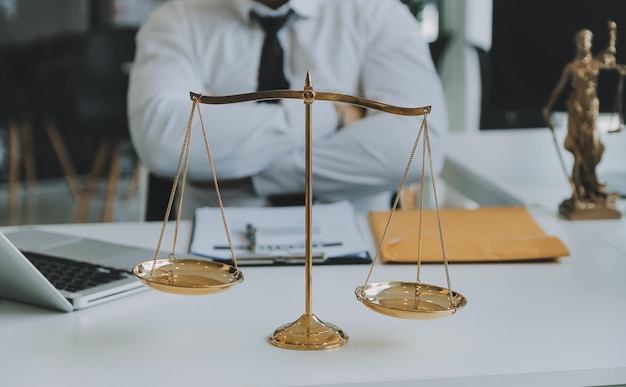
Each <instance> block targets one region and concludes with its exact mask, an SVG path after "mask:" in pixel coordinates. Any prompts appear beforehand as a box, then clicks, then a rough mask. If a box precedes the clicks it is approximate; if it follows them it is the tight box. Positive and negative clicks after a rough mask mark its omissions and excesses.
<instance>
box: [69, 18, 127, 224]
mask: <svg viewBox="0 0 626 387" xmlns="http://www.w3.org/2000/svg"><path fill="white" fill-rule="evenodd" d="M136 33H137V29H136V28H112V27H111V28H102V29H98V30H95V31H92V32H90V33H89V34H88V36H87V40H86V43H85V52H84V61H83V65H82V70H81V73H80V75H79V82H78V87H77V92H76V104H75V109H76V117H77V121H78V122H79V123H80V124H81V125H82V126H83V128H84V130H85V131H88V133H89V135H90V136H91V139H90V140H91V142H92V143H93V144H96V151H95V156H94V158H93V162H92V167H91V172H90V177H89V181H88V183H87V185H86V187H85V191H84V193H83V194H82V195H81V198H80V200H79V204H78V207H77V211H76V214H75V218H74V220H75V221H76V222H81V221H85V219H86V217H87V215H88V211H89V207H90V203H91V201H92V199H93V196H94V194H95V191H96V188H97V186H98V182H99V179H100V176H101V174H102V172H103V171H104V169H105V168H107V164H108V169H109V174H108V182H107V188H106V194H105V199H104V205H103V210H102V221H105V222H108V221H112V220H113V207H114V204H115V201H116V199H117V189H118V183H119V181H120V176H121V174H123V173H125V172H129V173H130V177H129V181H130V183H129V187H128V188H129V190H130V191H133V190H134V189H135V187H136V182H137V179H138V176H137V170H138V169H137V161H136V160H137V158H136V156H135V153H134V150H133V148H132V145H131V143H130V135H129V129H128V117H127V109H126V94H127V90H128V75H129V71H130V66H131V65H132V61H133V59H134V56H135V35H136ZM124 164H131V165H124ZM128 194H129V193H128V191H127V195H128Z"/></svg>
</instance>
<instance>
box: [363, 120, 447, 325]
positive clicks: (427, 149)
mask: <svg viewBox="0 0 626 387" xmlns="http://www.w3.org/2000/svg"><path fill="white" fill-rule="evenodd" d="M422 134H423V136H424V137H423V141H422V171H421V178H420V204H419V212H420V216H419V231H418V254H417V282H416V287H415V296H416V297H418V298H419V290H420V288H421V285H422V282H421V263H422V262H421V261H422V240H423V228H424V227H423V226H424V186H425V165H426V157H427V156H428V166H429V171H430V176H431V180H432V185H433V196H434V201H435V210H436V213H437V224H438V229H439V241H440V243H441V252H442V255H443V263H444V268H445V275H446V284H447V288H448V298H449V299H450V305H451V307H452V308H453V309H454V311H453V313H456V310H457V304H456V303H455V302H454V298H453V293H452V285H451V281H450V271H449V267H448V257H447V254H446V247H445V243H444V237H443V226H442V222H441V214H440V211H439V197H438V195H437V185H436V183H435V171H434V167H433V158H432V149H431V146H430V134H429V130H428V114H424V118H423V119H422V123H421V125H420V129H419V132H418V134H417V137H416V138H415V143H414V144H413V148H412V149H411V154H410V156H409V160H408V163H407V166H406V168H405V170H404V174H403V176H402V180H401V181H400V186H399V188H398V192H397V193H396V196H395V199H394V201H393V204H392V206H391V211H390V213H389V218H388V219H387V223H386V224H385V228H384V229H383V232H382V236H381V238H380V241H379V242H378V246H377V248H376V254H375V256H374V260H373V261H372V265H371V266H370V269H369V272H368V274H367V278H366V280H365V286H367V284H368V283H369V281H370V278H371V276H372V273H373V271H374V266H375V265H376V263H377V261H378V259H379V256H380V252H381V250H382V246H383V243H384V241H385V237H386V236H387V231H388V230H389V226H390V224H391V221H392V219H393V215H394V213H395V211H396V209H397V207H398V202H399V201H400V196H401V194H402V190H403V189H404V186H405V184H406V180H407V177H408V174H409V170H410V169H411V165H412V164H413V160H414V158H415V153H416V151H417V147H418V145H419V141H420V138H422Z"/></svg>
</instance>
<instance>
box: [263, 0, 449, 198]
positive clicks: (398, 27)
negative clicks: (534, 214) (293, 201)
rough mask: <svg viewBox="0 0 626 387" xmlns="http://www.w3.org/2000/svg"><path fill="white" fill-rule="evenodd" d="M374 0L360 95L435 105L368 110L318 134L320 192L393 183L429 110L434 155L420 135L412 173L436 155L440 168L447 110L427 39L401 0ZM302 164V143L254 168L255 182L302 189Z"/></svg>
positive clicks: (360, 193) (351, 193) (352, 191)
mask: <svg viewBox="0 0 626 387" xmlns="http://www.w3.org/2000/svg"><path fill="white" fill-rule="evenodd" d="M373 3H374V2H372V3H368V4H370V5H371V4H373ZM376 3H377V5H378V6H372V7H367V9H366V10H365V11H364V13H363V15H361V17H360V18H359V20H361V21H362V22H363V23H364V26H363V31H364V33H363V35H362V36H363V37H364V39H367V41H366V43H367V44H368V47H367V49H366V56H365V58H364V62H363V65H362V69H361V73H360V87H361V89H362V90H363V96H364V97H366V98H369V99H373V100H377V101H380V102H383V103H388V104H392V105H397V106H403V107H420V106H432V112H431V113H430V114H429V115H428V116H427V117H423V116H417V117H407V116H397V115H394V114H390V113H385V112H378V111H373V110H370V111H368V112H367V115H366V117H365V118H363V119H361V120H359V121H356V122H354V123H353V124H351V125H349V126H346V127H344V128H341V129H340V130H338V131H336V132H335V133H334V134H333V135H332V136H324V137H322V138H318V139H316V140H315V141H314V142H313V146H312V152H313V156H312V158H313V171H312V179H313V189H314V195H315V196H316V197H318V198H320V199H323V200H329V201H333V200H340V199H342V198H345V197H351V198H360V197H365V196H371V195H374V194H376V193H380V192H384V191H390V190H394V189H396V188H397V187H398V186H399V184H400V181H401V179H402V176H403V174H404V172H405V169H406V167H407V165H408V162H409V157H410V155H411V150H412V148H413V146H414V144H415V143H416V140H417V135H418V133H419V131H420V125H421V123H422V120H423V119H424V118H426V120H427V121H426V122H427V125H428V134H429V136H428V137H429V140H430V149H431V152H432V159H429V157H428V154H427V153H426V155H425V156H426V157H423V156H424V154H423V153H422V149H423V148H422V142H421V141H420V143H419V145H418V147H417V152H416V154H415V156H414V160H413V163H412V166H411V169H410V170H409V177H408V181H409V182H415V181H419V179H420V176H421V166H422V162H423V161H424V162H425V172H426V174H428V175H429V174H430V172H429V169H430V167H429V166H430V161H431V160H432V166H433V169H434V171H435V174H437V173H438V172H439V171H440V170H441V168H442V164H443V157H444V145H445V144H444V143H445V137H446V132H447V125H448V123H447V112H446V106H445V100H444V95H443V87H442V84H441V81H440V78H439V76H438V74H437V72H436V69H435V66H434V64H433V62H432V58H431V55H430V51H429V48H428V45H427V43H426V42H424V41H423V40H422V38H421V32H420V30H419V28H418V24H417V22H416V20H415V19H414V18H413V16H412V15H411V14H410V12H408V10H407V9H406V7H405V6H404V5H402V4H401V2H398V1H380V2H376ZM365 24H367V26H365ZM365 31H367V32H365ZM316 104H317V102H314V107H313V111H314V112H315V113H316V110H315V109H316V106H317V105H316ZM422 138H423V136H422ZM304 168H305V165H304V149H302V148H300V149H296V150H293V151H291V152H290V153H289V154H288V155H287V157H284V158H282V159H280V160H278V161H277V162H276V163H274V164H272V165H271V166H270V167H269V168H267V169H265V170H263V171H261V172H260V173H259V174H258V175H256V176H255V178H254V185H255V190H256V191H257V193H259V194H261V195H267V194H272V193H280V192H298V191H303V190H304V180H303V178H302V176H303V173H304Z"/></svg>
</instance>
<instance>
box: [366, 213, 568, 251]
mask: <svg viewBox="0 0 626 387" xmlns="http://www.w3.org/2000/svg"><path fill="white" fill-rule="evenodd" d="M419 212H420V211H419V209H405V210H398V211H395V212H394V214H393V217H392V220H391V224H390V225H389V229H388V230H387V235H386V236H385V241H384V242H383V244H382V245H381V248H380V257H381V261H382V262H384V263H409V262H417V260H418V254H419V253H418V251H419V249H420V248H421V261H422V262H442V260H443V253H442V247H441V240H440V239H441V238H440V235H439V228H438V227H439V226H438V222H437V214H436V211H435V210H424V214H423V216H424V217H423V222H424V223H423V228H422V244H421V247H420V246H419V216H420V214H419ZM439 212H440V217H441V223H442V227H443V236H444V238H443V239H444V243H445V249H446V257H447V259H448V261H449V262H503V261H526V260H548V259H555V258H559V257H566V256H569V255H570V253H569V250H568V249H567V247H566V246H565V245H564V244H563V242H561V240H560V239H558V238H557V237H554V236H550V235H547V234H546V232H545V231H544V230H543V229H542V228H541V227H540V226H539V225H538V224H537V223H536V222H535V220H534V218H533V217H532V215H531V214H530V213H529V212H528V211H527V210H526V208H525V207H521V206H514V207H479V208H477V209H465V208H444V209H440V210H439ZM388 218H389V212H388V211H382V212H371V213H370V215H369V223H370V227H371V230H372V235H373V237H374V242H375V243H376V244H378V243H380V240H381V238H382V235H383V232H384V229H385V226H386V224H387V221H388Z"/></svg>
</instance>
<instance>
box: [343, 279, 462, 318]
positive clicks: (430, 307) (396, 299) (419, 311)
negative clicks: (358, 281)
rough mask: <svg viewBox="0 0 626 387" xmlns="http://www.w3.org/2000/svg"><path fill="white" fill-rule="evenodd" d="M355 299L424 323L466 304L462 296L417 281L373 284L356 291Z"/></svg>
mask: <svg viewBox="0 0 626 387" xmlns="http://www.w3.org/2000/svg"><path fill="white" fill-rule="evenodd" d="M354 293H355V294H356V298H357V299H358V300H359V301H361V302H362V303H363V305H365V306H367V307H368V308H370V309H371V310H373V311H375V312H378V313H381V314H385V315H388V316H391V317H398V318H405V319H412V320H426V319H434V318H439V317H445V316H449V315H452V314H454V313H455V312H456V311H457V310H458V309H461V308H462V307H464V306H465V305H466V304H467V300H466V299H465V297H463V296H462V295H461V294H459V293H456V292H454V291H453V292H452V300H453V302H454V303H455V304H456V308H455V307H454V306H453V305H452V304H451V302H450V297H449V296H448V294H449V292H448V289H447V288H442V287H439V286H433V285H428V284H418V283H416V282H374V283H370V284H367V285H365V286H359V287H358V288H356V289H355V291H354Z"/></svg>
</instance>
